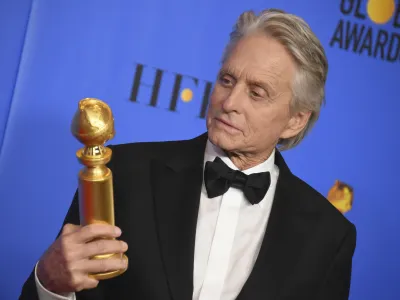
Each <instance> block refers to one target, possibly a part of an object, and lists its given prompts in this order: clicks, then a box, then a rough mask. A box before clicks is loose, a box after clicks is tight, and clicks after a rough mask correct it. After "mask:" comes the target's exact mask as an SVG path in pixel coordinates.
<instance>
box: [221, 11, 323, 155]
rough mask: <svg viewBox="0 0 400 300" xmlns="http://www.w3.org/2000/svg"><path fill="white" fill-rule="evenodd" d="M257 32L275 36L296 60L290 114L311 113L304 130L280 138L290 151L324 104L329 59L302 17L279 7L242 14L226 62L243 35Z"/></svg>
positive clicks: (285, 147)
mask: <svg viewBox="0 0 400 300" xmlns="http://www.w3.org/2000/svg"><path fill="white" fill-rule="evenodd" d="M255 32H263V33H265V34H266V35H267V36H270V37H272V38H275V39H276V40H277V41H279V42H280V43H281V44H282V45H283V46H284V47H285V48H286V50H287V51H288V53H289V54H290V55H291V56H292V57H293V59H294V61H295V62H296V65H297V72H296V75H295V78H294V82H293V83H292V87H291V89H292V92H293V98H292V101H291V105H290V110H291V113H292V114H293V113H296V112H299V111H309V112H311V116H310V119H309V121H308V123H307V125H306V126H305V127H304V128H303V130H302V131H301V132H299V133H298V134H297V135H296V136H294V137H291V138H288V139H281V140H279V141H278V145H279V149H280V150H287V149H290V148H293V147H295V146H296V145H298V144H299V143H300V142H301V141H302V140H303V139H304V137H305V136H306V134H307V133H308V132H309V131H310V130H311V128H312V127H313V126H314V124H315V122H316V121H317V120H318V118H319V114H320V109H321V106H322V105H323V104H325V82H326V78H327V73H328V61H327V58H326V55H325V51H324V48H323V47H322V45H321V43H320V41H319V40H318V38H317V37H316V36H315V34H314V33H313V32H312V31H311V29H310V27H309V26H308V24H307V23H306V22H305V21H304V20H303V19H301V18H300V17H298V16H295V15H293V14H289V13H286V12H284V11H282V10H278V9H268V10H264V11H262V12H261V13H260V14H259V15H258V16H257V15H256V14H255V13H254V12H253V11H246V12H244V13H242V14H241V15H240V16H239V18H238V20H237V22H236V24H235V26H234V28H233V31H232V32H231V34H230V41H229V43H228V45H227V47H226V49H225V53H224V55H223V61H224V60H225V59H226V57H227V55H229V52H230V51H231V49H232V47H234V46H235V44H236V43H237V42H238V41H239V40H240V39H241V38H243V37H244V36H246V35H248V34H251V33H255Z"/></svg>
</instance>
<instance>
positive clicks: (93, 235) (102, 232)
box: [75, 224, 121, 243]
mask: <svg viewBox="0 0 400 300" xmlns="http://www.w3.org/2000/svg"><path fill="white" fill-rule="evenodd" d="M75 235H76V236H75V239H76V241H77V242H78V243H86V242H88V241H91V240H94V239H97V238H116V237H118V236H120V235H121V229H119V228H118V227H116V226H113V225H108V224H90V225H86V226H84V227H82V228H81V230H79V231H78V232H76V233H75Z"/></svg>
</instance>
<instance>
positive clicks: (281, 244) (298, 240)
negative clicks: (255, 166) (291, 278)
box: [237, 153, 316, 300]
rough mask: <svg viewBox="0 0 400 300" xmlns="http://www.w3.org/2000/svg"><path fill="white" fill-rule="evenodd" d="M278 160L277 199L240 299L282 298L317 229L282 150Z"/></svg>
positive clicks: (313, 217) (310, 210)
mask: <svg viewBox="0 0 400 300" xmlns="http://www.w3.org/2000/svg"><path fill="white" fill-rule="evenodd" d="M276 163H277V165H278V167H279V169H280V175H279V179H278V183H277V187H276V191H275V197H274V203H273V205H272V210H271V214H270V218H269V221H268V225H267V229H266V233H265V237H264V239H263V242H262V245H261V249H260V253H259V255H258V258H257V260H256V263H255V265H254V268H253V271H252V272H251V274H250V276H249V278H248V280H247V282H246V283H245V285H244V287H243V289H242V291H241V293H240V295H239V297H238V298H237V299H238V300H248V299H251V300H258V299H260V300H261V299H263V300H264V299H274V300H275V299H279V296H278V295H279V291H280V289H282V288H285V286H284V281H285V277H286V276H287V275H289V274H290V272H291V270H292V268H293V267H294V266H295V265H296V262H297V261H298V260H299V259H300V255H301V252H302V249H303V248H304V245H305V244H306V243H307V241H308V238H307V237H309V236H310V235H312V231H313V230H314V229H315V228H314V224H316V223H315V220H316V219H315V215H314V214H313V212H312V209H308V208H306V207H303V206H302V204H301V202H302V199H301V196H300V197H299V195H298V194H297V193H296V190H295V187H294V186H293V185H292V184H291V182H292V181H293V180H294V176H293V175H292V174H291V173H290V171H289V169H288V167H287V165H286V164H285V162H284V161H283V158H282V157H281V155H280V153H277V156H276Z"/></svg>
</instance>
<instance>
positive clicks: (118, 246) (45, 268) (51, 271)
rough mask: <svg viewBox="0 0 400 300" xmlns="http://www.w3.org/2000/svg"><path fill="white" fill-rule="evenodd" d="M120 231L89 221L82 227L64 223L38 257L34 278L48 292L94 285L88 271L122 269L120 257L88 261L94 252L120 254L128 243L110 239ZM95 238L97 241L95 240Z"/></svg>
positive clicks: (94, 280) (73, 290)
mask: <svg viewBox="0 0 400 300" xmlns="http://www.w3.org/2000/svg"><path fill="white" fill-rule="evenodd" d="M120 234H121V230H120V229H119V228H118V227H115V226H111V225H103V224H91V225H87V226H84V227H81V226H76V225H72V224H66V225H65V226H64V228H63V230H62V233H61V235H60V236H59V237H58V239H57V240H56V241H55V242H54V243H53V244H52V245H51V246H50V247H49V249H48V250H47V251H46V252H45V253H44V254H43V256H42V258H41V259H40V260H39V263H38V266H37V277H38V279H39V281H40V282H41V284H42V285H43V286H44V287H45V288H46V289H47V290H49V291H51V292H53V293H56V294H62V293H71V292H79V291H81V290H84V289H91V288H95V287H96V286H97V285H98V280H96V279H93V278H91V277H89V276H88V274H89V273H99V272H109V271H114V270H119V269H122V268H126V267H127V265H126V261H124V260H122V259H115V258H114V259H99V260H91V259H90V258H91V257H92V256H94V255H100V254H108V253H124V252H125V251H126V250H127V249H128V245H127V244H126V243H125V242H123V241H118V240H114V239H98V238H117V237H119V236H120ZM95 239H97V240H95Z"/></svg>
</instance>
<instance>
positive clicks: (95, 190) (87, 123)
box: [71, 98, 128, 279]
mask: <svg viewBox="0 0 400 300" xmlns="http://www.w3.org/2000/svg"><path fill="white" fill-rule="evenodd" d="M71 131H72V134H73V135H74V136H75V137H76V138H77V139H78V140H79V141H80V142H81V143H82V144H84V145H85V147H84V148H82V149H79V150H78V151H77V152H76V156H77V158H78V160H79V161H80V163H81V164H83V165H84V166H85V167H84V168H83V169H82V170H81V171H80V172H79V212H80V220H81V226H86V225H89V224H109V225H113V226H114V225H115V220H114V192H113V182H112V172H111V170H110V169H109V168H107V167H106V164H107V163H108V162H109V161H110V159H111V155H112V151H111V149H110V148H107V147H105V146H104V144H105V143H106V142H107V141H108V140H110V139H112V138H113V137H114V135H115V130H114V118H113V115H112V112H111V109H110V108H109V106H108V105H107V104H106V103H104V102H103V101H101V100H99V99H95V98H85V99H82V100H81V101H80V102H79V108H78V110H77V111H76V113H75V116H74V118H73V121H72V124H71ZM112 257H114V258H115V257H118V258H121V257H122V259H124V260H128V258H127V257H126V255H125V254H121V253H109V254H103V255H95V256H93V257H92V259H109V258H112ZM125 270H126V269H120V270H115V271H110V272H104V273H97V274H91V276H92V277H93V278H95V279H108V278H112V277H115V276H118V275H120V274H122V273H123V272H125Z"/></svg>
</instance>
